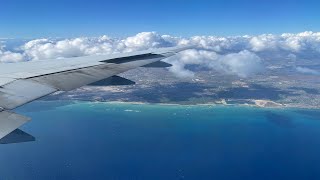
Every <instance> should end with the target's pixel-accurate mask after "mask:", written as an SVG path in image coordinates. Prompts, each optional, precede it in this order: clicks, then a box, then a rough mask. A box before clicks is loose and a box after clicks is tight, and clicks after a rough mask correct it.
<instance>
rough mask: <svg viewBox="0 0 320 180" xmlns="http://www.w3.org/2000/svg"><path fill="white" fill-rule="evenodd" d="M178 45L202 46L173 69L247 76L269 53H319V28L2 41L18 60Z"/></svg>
mask: <svg viewBox="0 0 320 180" xmlns="http://www.w3.org/2000/svg"><path fill="white" fill-rule="evenodd" d="M2 44H3V43H2ZM177 45H195V46H196V47H197V48H196V49H195V50H189V51H185V52H183V53H181V54H179V55H178V56H176V57H173V58H170V59H168V60H167V61H168V62H170V63H172V64H173V65H174V66H173V67H172V68H171V69H170V71H171V72H173V73H175V74H176V75H177V76H179V77H192V76H193V75H194V73H193V72H192V71H190V70H188V69H186V67H188V65H199V66H205V67H208V68H210V69H212V70H216V71H219V72H221V73H225V74H233V75H238V76H240V77H248V76H251V75H254V74H256V73H259V72H261V71H262V70H263V69H264V68H263V64H264V62H265V61H267V60H270V59H276V58H277V59H281V58H282V59H287V60H288V59H291V60H293V59H294V62H296V61H299V60H300V59H302V58H300V57H303V58H308V57H320V32H318V33H317V32H309V31H307V32H302V33H297V34H291V33H285V34H282V35H273V34H262V35H258V36H249V35H245V36H230V37H218V36H193V37H189V38H182V37H176V36H170V35H161V34H158V33H156V32H142V33H138V34H136V35H134V36H131V37H125V38H111V37H109V36H105V35H104V36H100V37H79V38H71V39H50V38H47V39H46V38H45V39H34V40H31V41H28V42H26V43H24V44H23V45H22V46H20V47H17V48H14V49H15V50H8V49H6V46H5V45H1V43H0V61H1V62H17V61H27V60H44V59H57V58H68V57H76V56H85V55H94V54H113V53H121V52H131V51H139V50H146V49H150V48H159V47H171V46H177ZM300 70H301V69H300Z"/></svg>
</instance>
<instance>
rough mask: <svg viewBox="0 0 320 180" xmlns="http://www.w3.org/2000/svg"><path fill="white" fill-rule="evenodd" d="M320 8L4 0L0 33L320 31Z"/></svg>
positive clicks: (235, 1)
mask: <svg viewBox="0 0 320 180" xmlns="http://www.w3.org/2000/svg"><path fill="white" fill-rule="evenodd" d="M319 9H320V3H318V2H317V1H306V0H305V1H302V0H301V1H297V0H291V1H289V0H282V1H281V0H278V1H276V0H260V1H258V0H255V1H254V0H241V1H240V0H153V1H151V0H149V1H147V0H117V1H115V0H113V1H111V0H104V1H102V0H86V1H85V0H77V1H72V0H2V1H1V4H0V22H1V28H0V38H5V37H8V38H39V37H48V36H50V37H75V36H99V35H102V34H107V35H111V36H119V37H123V36H128V35H133V34H136V33H138V32H142V31H157V32H158V33H161V34H171V35H177V36H192V35H222V36H226V35H243V34H262V33H274V34H280V33H284V32H292V33H296V32H302V31H307V30H308V31H319V29H320V21H319V19H320V10H319Z"/></svg>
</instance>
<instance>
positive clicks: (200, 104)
mask: <svg viewBox="0 0 320 180" xmlns="http://www.w3.org/2000/svg"><path fill="white" fill-rule="evenodd" d="M54 101H62V102H63V101H65V102H74V103H101V104H103V103H106V104H128V105H159V106H181V107H183V106H189V107H190V106H211V107H236V106H239V107H252V108H259V109H310V110H320V107H304V106H292V105H288V104H278V103H275V102H273V101H269V100H253V101H258V102H259V103H261V102H262V103H269V102H273V103H275V104H276V105H275V106H263V105H259V104H247V103H243V104H242V103H226V102H224V103H220V102H218V103H217V102H208V103H193V104H178V103H150V102H139V101H90V100H77V99H70V100H67V99H65V100H63V99H59V100H38V102H54Z"/></svg>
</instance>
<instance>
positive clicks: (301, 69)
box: [296, 67, 320, 75]
mask: <svg viewBox="0 0 320 180" xmlns="http://www.w3.org/2000/svg"><path fill="white" fill-rule="evenodd" d="M296 70H297V71H298V72H300V73H303V74H311V75H320V72H319V71H316V70H313V69H310V68H305V67H297V68H296Z"/></svg>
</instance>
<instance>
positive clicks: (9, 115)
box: [0, 110, 30, 139]
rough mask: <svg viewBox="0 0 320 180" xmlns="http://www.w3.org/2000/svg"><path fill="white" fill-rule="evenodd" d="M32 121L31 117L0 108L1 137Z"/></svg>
mask: <svg viewBox="0 0 320 180" xmlns="http://www.w3.org/2000/svg"><path fill="white" fill-rule="evenodd" d="M28 121H30V118H28V117H24V116H21V115H19V114H15V113H13V112H9V111H5V110H2V111H1V110H0V139H2V138H3V137H5V136H6V135H8V134H10V133H11V132H12V131H14V130H16V129H17V128H18V127H20V126H22V125H23V124H24V123H26V122H28Z"/></svg>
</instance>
